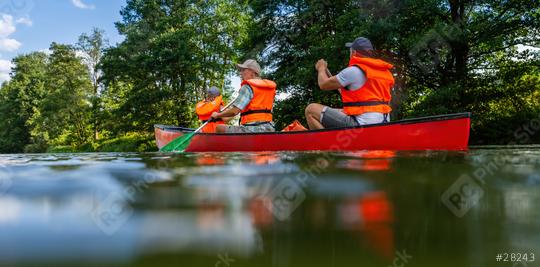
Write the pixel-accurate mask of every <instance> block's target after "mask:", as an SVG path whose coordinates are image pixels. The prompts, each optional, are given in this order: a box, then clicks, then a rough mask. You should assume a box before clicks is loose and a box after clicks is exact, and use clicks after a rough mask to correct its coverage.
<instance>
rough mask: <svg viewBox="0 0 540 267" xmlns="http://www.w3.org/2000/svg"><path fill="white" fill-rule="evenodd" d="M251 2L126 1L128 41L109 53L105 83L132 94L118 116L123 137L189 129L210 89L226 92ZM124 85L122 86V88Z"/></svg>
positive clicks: (105, 61) (124, 23)
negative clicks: (172, 127) (159, 128)
mask: <svg viewBox="0 0 540 267" xmlns="http://www.w3.org/2000/svg"><path fill="white" fill-rule="evenodd" d="M245 6H246V4H245V3H243V2H241V1H234V0H227V1H225V0H211V1H158V0H150V1H134V0H129V1H127V5H126V7H125V8H124V9H123V10H122V11H121V15H122V18H123V20H122V21H121V22H118V23H117V24H116V26H117V28H118V30H119V32H120V34H122V35H124V36H125V37H126V38H125V41H124V42H122V43H121V44H119V45H118V46H116V47H113V48H110V49H108V50H107V51H106V53H105V56H104V59H103V63H102V64H101V68H102V70H103V72H104V76H103V81H104V82H105V83H106V85H107V86H108V87H111V88H112V90H108V91H109V92H113V91H114V90H116V89H118V88H119V87H121V88H122V90H127V91H126V93H125V95H126V96H127V99H125V101H122V105H121V106H119V107H118V109H117V110H115V111H111V112H112V113H113V114H116V115H115V116H118V117H121V118H123V120H121V121H122V122H123V123H122V125H120V128H122V130H123V131H150V130H152V125H153V124H154V123H171V124H181V125H186V126H187V125H190V124H193V123H194V122H195V116H194V114H193V113H194V110H193V105H194V103H196V102H197V101H198V100H200V99H201V98H202V97H204V92H205V89H206V87H208V86H211V85H216V86H219V87H221V88H222V89H225V88H227V84H228V81H227V80H228V76H229V74H230V72H231V71H232V70H233V65H232V64H231V63H232V62H234V61H236V60H237V59H238V58H239V51H238V46H239V45H240V44H241V43H242V41H243V38H244V36H245V33H244V32H245V29H246V23H247V18H248V17H247V15H246V13H245V11H244V7H245ZM120 84H121V86H119V85H120Z"/></svg>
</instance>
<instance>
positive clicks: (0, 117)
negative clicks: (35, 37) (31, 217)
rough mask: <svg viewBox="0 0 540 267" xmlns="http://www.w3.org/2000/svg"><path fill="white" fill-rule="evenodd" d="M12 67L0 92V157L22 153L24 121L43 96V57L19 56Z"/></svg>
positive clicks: (26, 129) (25, 132)
mask: <svg viewBox="0 0 540 267" xmlns="http://www.w3.org/2000/svg"><path fill="white" fill-rule="evenodd" d="M13 64H14V65H15V67H14V68H13V70H12V73H11V75H12V79H11V81H9V82H6V83H5V84H4V85H3V86H2V88H0V153H17V152H22V151H23V150H24V147H25V146H26V145H27V144H29V143H30V138H31V135H30V130H31V129H30V127H29V125H28V124H27V121H28V119H29V118H31V117H32V116H33V114H34V112H35V110H36V109H37V107H38V105H39V102H40V101H41V99H42V98H43V95H44V92H45V78H46V72H47V55H46V54H44V53H41V52H34V53H30V54H28V55H21V56H18V57H16V58H15V59H13Z"/></svg>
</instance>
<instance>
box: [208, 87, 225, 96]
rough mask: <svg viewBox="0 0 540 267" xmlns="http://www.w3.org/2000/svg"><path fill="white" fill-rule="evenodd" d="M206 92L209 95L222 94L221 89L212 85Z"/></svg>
mask: <svg viewBox="0 0 540 267" xmlns="http://www.w3.org/2000/svg"><path fill="white" fill-rule="evenodd" d="M206 93H207V94H208V96H220V95H221V92H219V89H218V88H217V87H215V86H212V87H210V88H208V90H206Z"/></svg>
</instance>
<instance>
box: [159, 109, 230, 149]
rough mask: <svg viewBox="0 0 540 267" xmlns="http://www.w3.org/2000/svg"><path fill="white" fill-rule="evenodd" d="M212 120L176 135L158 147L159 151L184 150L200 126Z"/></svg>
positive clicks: (210, 120) (202, 126) (211, 119)
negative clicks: (188, 131)
mask: <svg viewBox="0 0 540 267" xmlns="http://www.w3.org/2000/svg"><path fill="white" fill-rule="evenodd" d="M232 103H234V101H231V102H230V103H229V104H227V105H226V106H225V107H224V108H223V109H222V110H226V109H227V108H229V107H230V106H231V104H232ZM212 121H214V120H213V118H210V119H209V120H207V121H206V122H205V123H203V125H201V126H200V127H199V128H197V129H196V130H195V131H193V132H191V133H188V134H184V135H182V136H179V137H177V138H176V139H174V140H172V141H171V142H170V143H168V144H167V145H165V146H164V147H162V148H161V149H160V151H162V152H173V151H174V152H184V151H185V150H186V148H187V147H188V146H189V144H190V143H191V142H190V141H191V138H193V136H194V135H195V134H196V133H198V132H199V131H200V130H201V129H202V128H204V126H206V125H207V124H208V123H209V122H212Z"/></svg>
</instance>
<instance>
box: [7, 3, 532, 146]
mask: <svg viewBox="0 0 540 267" xmlns="http://www.w3.org/2000/svg"><path fill="white" fill-rule="evenodd" d="M120 15H121V16H122V19H121V21H119V22H117V23H116V26H117V29H118V31H119V33H120V34H121V35H123V36H124V37H125V40H124V41H123V42H121V43H119V44H117V45H115V46H109V45H108V42H107V40H106V38H105V34H104V32H103V31H101V30H99V29H92V31H91V32H90V33H89V34H86V33H84V34H82V35H81V36H80V38H79V41H78V43H77V44H76V45H73V46H71V45H63V44H56V43H53V44H52V45H51V47H50V51H51V54H45V53H41V52H35V53H30V54H27V55H20V56H18V57H16V58H15V59H14V60H13V64H14V66H15V67H14V69H13V70H12V73H11V77H12V78H11V80H10V81H9V82H6V83H4V84H3V85H2V86H1V88H0V152H2V153H16V152H45V151H49V152H75V151H78V152H81V151H155V144H154V141H153V137H152V136H153V135H152V132H153V124H156V123H159V124H175V125H181V126H187V127H194V126H197V124H198V122H197V120H196V116H195V114H194V105H195V103H196V102H198V101H199V100H200V99H202V98H203V97H204V96H205V95H204V94H205V89H206V88H208V87H209V86H217V87H219V88H221V89H222V91H223V92H224V94H225V96H228V95H230V94H231V92H232V90H233V88H231V86H230V80H229V79H230V77H231V74H232V72H233V71H234V64H233V63H235V62H239V61H241V60H244V59H246V58H257V59H259V60H260V61H261V63H262V65H263V66H264V67H265V71H266V73H265V76H268V78H270V79H273V80H275V81H276V82H277V84H278V90H279V92H280V93H283V94H282V95H285V96H286V97H285V98H283V99H281V100H280V101H278V102H277V103H276V105H275V108H274V111H275V116H274V118H275V121H276V124H277V128H282V127H284V126H285V125H287V124H288V123H290V122H292V121H293V120H295V119H301V120H302V119H304V108H305V107H306V106H307V105H308V104H309V103H312V102H318V103H323V104H325V105H328V106H333V107H339V106H340V100H339V95H338V94H337V92H335V91H334V92H325V91H321V90H319V89H318V85H317V77H316V72H315V68H314V65H315V62H316V61H317V60H318V59H320V58H325V59H326V60H327V61H328V63H329V68H330V70H332V72H333V73H334V74H336V73H337V72H338V71H340V70H341V69H343V68H344V67H345V66H346V64H347V61H348V58H349V51H348V49H347V48H345V47H344V44H345V43H346V42H348V41H351V40H353V39H354V38H356V37H358V36H365V37H368V38H370V39H371V40H372V42H373V44H374V45H375V47H376V48H377V52H378V53H377V55H378V56H379V57H381V58H383V59H385V60H386V61H389V62H391V63H392V64H394V66H395V69H394V72H395V77H396V85H395V88H394V92H393V95H394V99H393V108H394V111H393V114H392V118H393V119H394V120H396V119H400V118H403V117H416V116H423V115H434V114H444V113H454V112H463V111H471V112H473V124H472V132H471V133H472V135H471V143H473V144H504V143H509V142H517V143H533V142H534V143H538V142H540V134H539V133H538V132H536V131H528V130H530V129H532V128H534V127H533V126H536V125H531V123H534V122H536V121H539V122H540V118H539V117H540V115H539V114H540V85H539V84H540V75H539V73H540V71H539V68H540V52H538V50H535V51H536V52H532V51H525V50H524V49H523V47H524V46H525V45H526V46H532V47H536V48H538V46H539V44H540V42H539V41H540V39H539V36H540V30H539V29H540V27H539V26H540V3H538V2H537V1H532V2H531V1H524V0H513V1H484V0H482V1H464V0H452V1H441V0H405V1H397V0H383V1H349V0H338V1H327V0H323V1H298V0H286V1H285V0H276V1H263V0H252V1H242V0H209V1H202V0H179V1H163V0H146V1H140V0H126V5H125V7H124V8H123V9H122V10H121V11H120Z"/></svg>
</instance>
